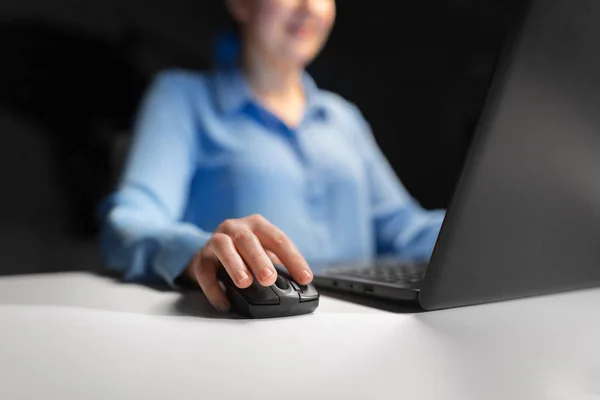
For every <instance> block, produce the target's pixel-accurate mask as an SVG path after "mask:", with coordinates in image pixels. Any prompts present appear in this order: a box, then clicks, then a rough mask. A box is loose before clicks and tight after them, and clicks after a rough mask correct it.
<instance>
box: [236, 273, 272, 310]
mask: <svg viewBox="0 0 600 400" xmlns="http://www.w3.org/2000/svg"><path fill="white" fill-rule="evenodd" d="M238 290H239V291H240V292H241V293H242V295H243V296H244V297H245V298H246V299H247V300H248V302H249V303H251V304H255V305H274V304H279V296H277V294H276V293H275V292H274V291H273V289H271V288H270V287H265V286H262V285H261V284H260V283H258V281H257V280H256V279H255V280H254V281H253V282H252V284H251V285H250V286H249V287H247V288H246V289H239V288H238Z"/></svg>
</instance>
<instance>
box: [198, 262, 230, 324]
mask: <svg viewBox="0 0 600 400" xmlns="http://www.w3.org/2000/svg"><path fill="white" fill-rule="evenodd" d="M201 260H202V261H201ZM215 261H216V260H215ZM192 262H193V265H192V271H193V272H194V275H195V277H196V280H197V281H198V285H200V288H201V289H202V291H203V292H204V295H205V296H206V298H207V299H208V301H209V303H210V304H212V306H213V307H215V308H216V309H217V310H219V311H221V312H227V311H229V309H230V308H231V305H230V304H229V300H228V299H227V296H226V295H225V293H224V292H223V289H222V288H221V286H220V285H219V281H218V280H217V269H216V267H217V262H214V261H212V262H211V261H210V260H208V259H207V258H202V257H196V258H195V259H194V261H192Z"/></svg>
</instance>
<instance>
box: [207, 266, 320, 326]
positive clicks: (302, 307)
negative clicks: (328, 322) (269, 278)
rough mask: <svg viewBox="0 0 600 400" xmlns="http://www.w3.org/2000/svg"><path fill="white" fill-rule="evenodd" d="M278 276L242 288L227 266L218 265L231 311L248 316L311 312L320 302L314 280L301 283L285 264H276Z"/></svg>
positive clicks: (284, 315)
mask: <svg viewBox="0 0 600 400" xmlns="http://www.w3.org/2000/svg"><path fill="white" fill-rule="evenodd" d="M275 269H276V270H277V280H276V281H275V283H274V284H273V285H271V286H262V285H261V284H260V283H259V282H258V280H257V279H254V280H253V281H252V284H251V285H250V286H249V287H247V288H246V289H240V288H238V287H237V286H235V284H234V283H233V280H232V279H231V277H230V276H229V274H228V273H227V271H226V270H225V268H219V272H218V276H219V279H220V280H221V281H222V282H223V284H224V285H225V290H226V292H227V297H228V298H229V301H230V302H231V308H232V311H234V312H237V313H238V314H241V315H243V316H246V317H249V318H275V317H289V316H293V315H302V314H310V313H312V312H314V311H315V310H316V308H317V307H318V306H319V293H318V292H317V289H315V287H314V286H313V285H312V284H308V285H300V284H298V283H296V281H294V279H293V278H292V277H291V275H290V274H289V273H288V272H287V270H286V269H285V268H284V267H283V266H282V265H275Z"/></svg>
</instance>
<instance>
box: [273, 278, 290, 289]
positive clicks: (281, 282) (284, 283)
mask: <svg viewBox="0 0 600 400" xmlns="http://www.w3.org/2000/svg"><path fill="white" fill-rule="evenodd" d="M275 286H277V287H278V288H279V289H281V290H287V289H288V288H289V287H290V284H289V283H288V280H287V279H285V278H284V277H283V276H281V275H277V280H275Z"/></svg>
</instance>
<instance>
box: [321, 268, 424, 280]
mask: <svg viewBox="0 0 600 400" xmlns="http://www.w3.org/2000/svg"><path fill="white" fill-rule="evenodd" d="M426 270H427V264H423V263H395V264H392V265H390V264H389V263H386V264H384V265H373V266H370V267H367V268H359V269H346V268H339V269H338V268H336V269H331V270H328V271H327V272H328V274H331V273H334V274H335V275H340V276H347V277H355V278H362V279H368V280H372V281H377V282H385V283H395V284H399V283H418V282H421V281H422V280H423V278H424V276H425V271H426Z"/></svg>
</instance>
